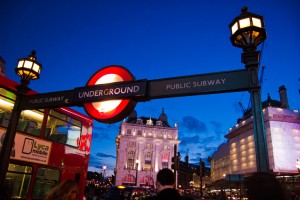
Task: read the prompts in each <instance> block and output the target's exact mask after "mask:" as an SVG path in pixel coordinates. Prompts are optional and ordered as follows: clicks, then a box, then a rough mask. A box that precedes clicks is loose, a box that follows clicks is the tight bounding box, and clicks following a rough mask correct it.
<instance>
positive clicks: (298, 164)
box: [296, 159, 300, 172]
mask: <svg viewBox="0 0 300 200" xmlns="http://www.w3.org/2000/svg"><path fill="white" fill-rule="evenodd" d="M296 168H297V169H298V172H300V160H298V159H297V162H296Z"/></svg>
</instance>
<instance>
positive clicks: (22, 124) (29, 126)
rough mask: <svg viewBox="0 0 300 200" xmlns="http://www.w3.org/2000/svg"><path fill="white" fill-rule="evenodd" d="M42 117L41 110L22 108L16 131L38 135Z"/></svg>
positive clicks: (42, 112)
mask: <svg viewBox="0 0 300 200" xmlns="http://www.w3.org/2000/svg"><path fill="white" fill-rule="evenodd" d="M43 118H44V111H43V110H41V111H39V110H24V111H22V113H21V116H20V120H19V123H18V126H17V131H20V132H23V133H27V134H30V135H34V136H40V134H41V127H42V122H43Z"/></svg>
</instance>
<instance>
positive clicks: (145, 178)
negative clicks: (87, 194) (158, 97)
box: [115, 109, 180, 188]
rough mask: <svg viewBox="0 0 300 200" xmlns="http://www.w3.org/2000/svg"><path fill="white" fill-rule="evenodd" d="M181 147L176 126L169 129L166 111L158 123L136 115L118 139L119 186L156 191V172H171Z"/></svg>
mask: <svg viewBox="0 0 300 200" xmlns="http://www.w3.org/2000/svg"><path fill="white" fill-rule="evenodd" d="M179 143H180V141H179V140H178V128H177V123H175V125H174V127H171V126H170V125H169V123H168V117H167V115H166V114H165V113H164V109H162V113H161V114H160V116H159V117H158V119H156V118H151V117H138V116H137V113H136V111H133V112H132V113H131V114H130V116H129V117H128V118H127V119H126V120H124V121H123V122H122V123H121V125H120V132H119V134H118V136H117V138H116V150H117V159H116V172H115V173H116V178H115V182H116V185H132V186H133V185H136V186H141V187H147V188H154V184H155V182H156V174H157V172H158V171H159V170H160V169H162V168H171V164H172V161H171V159H172V157H173V156H174V147H175V145H177V146H178V144H179Z"/></svg>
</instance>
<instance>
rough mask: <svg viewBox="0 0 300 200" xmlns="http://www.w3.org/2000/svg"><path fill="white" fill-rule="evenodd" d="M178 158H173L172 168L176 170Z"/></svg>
mask: <svg viewBox="0 0 300 200" xmlns="http://www.w3.org/2000/svg"><path fill="white" fill-rule="evenodd" d="M177 167H178V166H177V156H174V157H172V165H171V168H172V169H174V170H176V169H177Z"/></svg>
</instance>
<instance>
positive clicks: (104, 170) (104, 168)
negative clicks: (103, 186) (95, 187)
mask: <svg viewBox="0 0 300 200" xmlns="http://www.w3.org/2000/svg"><path fill="white" fill-rule="evenodd" d="M102 170H103V182H104V181H105V172H106V166H105V165H104V166H103V167H102Z"/></svg>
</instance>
